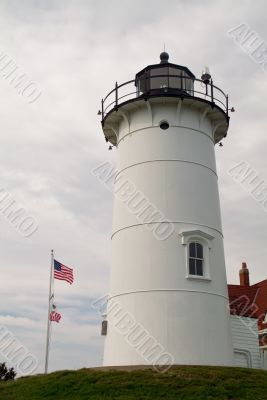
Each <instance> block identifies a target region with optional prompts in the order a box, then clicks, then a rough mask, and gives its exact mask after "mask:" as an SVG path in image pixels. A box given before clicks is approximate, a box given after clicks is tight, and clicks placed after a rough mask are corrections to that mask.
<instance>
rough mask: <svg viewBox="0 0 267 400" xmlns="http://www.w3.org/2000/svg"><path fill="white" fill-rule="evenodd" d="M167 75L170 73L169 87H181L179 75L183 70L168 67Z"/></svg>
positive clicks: (181, 74)
mask: <svg viewBox="0 0 267 400" xmlns="http://www.w3.org/2000/svg"><path fill="white" fill-rule="evenodd" d="M169 75H171V76H170V77H169V87H170V88H172V89H181V88H182V84H181V83H182V80H181V76H183V71H182V70H180V69H177V68H169ZM172 75H175V76H172ZM176 76H177V78H176Z"/></svg>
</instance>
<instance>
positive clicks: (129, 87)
mask: <svg viewBox="0 0 267 400" xmlns="http://www.w3.org/2000/svg"><path fill="white" fill-rule="evenodd" d="M155 79H157V80H155ZM159 81H161V83H162V84H160V82H159ZM168 95H169V96H172V97H180V98H195V99H201V100H205V101H207V102H209V103H211V106H214V105H216V106H218V107H220V108H221V109H222V111H223V112H224V113H225V114H226V115H227V117H228V110H229V108H228V107H229V105H228V95H226V94H225V93H224V92H223V91H222V90H221V89H220V88H218V87H217V86H215V85H214V84H213V82H212V80H210V81H209V82H207V83H204V82H203V81H202V80H201V79H196V78H191V77H186V76H183V75H166V74H165V75H154V76H146V77H142V78H140V79H138V80H135V79H134V80H131V81H128V82H125V83H122V84H121V85H118V83H117V82H116V84H115V88H114V89H113V90H111V91H110V92H109V93H108V94H107V95H106V97H105V98H104V99H102V103H101V115H102V122H103V121H104V120H105V117H106V116H107V114H108V113H109V112H110V111H112V110H118V109H119V107H120V105H121V104H123V103H125V102H128V101H133V100H135V99H138V98H143V99H144V100H147V99H148V98H149V97H153V96H154V97H155V96H168Z"/></svg>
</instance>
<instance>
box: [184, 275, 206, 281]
mask: <svg viewBox="0 0 267 400" xmlns="http://www.w3.org/2000/svg"><path fill="white" fill-rule="evenodd" d="M186 279H190V280H198V281H206V282H210V281H211V279H210V277H209V276H200V275H187V276H186Z"/></svg>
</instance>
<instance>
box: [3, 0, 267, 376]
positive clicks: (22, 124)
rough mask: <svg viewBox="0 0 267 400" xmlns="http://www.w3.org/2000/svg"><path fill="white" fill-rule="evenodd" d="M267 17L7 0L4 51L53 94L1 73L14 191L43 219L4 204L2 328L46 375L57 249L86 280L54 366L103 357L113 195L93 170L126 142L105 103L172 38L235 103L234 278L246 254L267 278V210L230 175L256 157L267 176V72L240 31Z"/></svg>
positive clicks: (70, 307) (259, 11)
mask: <svg viewBox="0 0 267 400" xmlns="http://www.w3.org/2000/svg"><path fill="white" fill-rule="evenodd" d="M266 14H267V4H266V2H265V1H264V0H258V1H257V2H255V1H253V2H252V0H251V1H246V0H239V1H238V0H235V1H232V0H231V1H228V0H222V1H220V0H215V1H214V0H213V1H203V0H201V1H200V0H199V1H196V0H192V1H182V0H167V1H165V2H163V1H159V0H151V1H150V0H149V1H148V0H146V1H141V0H135V1H129V0H117V1H110V0H109V1H107V0H98V1H93V0H87V1H86V0H84V1H82V0H64V1H63V0H61V1H60V0H55V1H50V0H39V1H37V0H32V1H30V0H28V1H27V0H24V1H21V0H17V1H16V0H11V1H10V0H6V1H5V0H0V30H1V35H0V38H1V39H0V54H2V53H4V54H6V55H7V56H8V57H10V59H12V60H13V61H14V62H15V64H16V65H17V66H18V67H19V69H20V71H22V72H24V73H25V74H26V75H27V76H28V78H29V79H30V80H32V81H34V82H36V85H37V87H38V90H40V92H41V95H40V97H39V98H38V99H37V100H36V101H35V102H34V103H32V104H29V102H27V99H26V98H25V97H23V96H21V95H19V94H18V91H17V90H16V88H14V85H13V86H12V84H10V83H8V81H7V80H6V79H4V78H3V77H1V71H0V115H1V117H0V132H1V145H0V168H1V169H0V171H1V175H0V178H1V179H0V188H5V190H7V191H8V192H9V194H10V196H12V198H14V199H15V200H16V202H17V204H19V205H20V206H21V207H23V208H25V210H27V212H28V213H29V215H32V216H34V218H35V219H36V221H37V222H38V230H37V231H36V232H35V233H34V234H33V235H32V236H31V237H28V238H25V237H23V236H22V235H21V234H20V233H19V232H18V231H17V230H16V229H15V228H14V226H13V225H12V224H10V222H9V221H8V220H7V219H6V218H5V217H4V216H3V215H2V214H1V213H0V239H1V240H0V254H1V279H0V296H1V301H0V325H4V326H6V327H7V328H8V329H9V330H10V331H11V332H12V333H13V334H14V335H15V336H16V338H18V340H20V341H21V343H23V345H24V346H26V347H27V348H28V349H29V351H30V352H32V353H33V354H35V355H36V356H37V358H38V360H39V364H38V370H37V371H38V372H42V371H43V364H44V345H45V333H46V318H47V297H48V280H49V263H50V250H51V249H52V248H53V249H54V250H55V257H56V259H58V260H59V261H61V262H64V263H65V264H66V265H69V266H73V268H74V271H75V283H74V284H73V285H72V286H69V285H68V284H67V283H65V282H60V281H57V282H56V284H55V296H56V303H57V305H58V308H59V310H60V312H61V314H62V321H61V322H60V323H59V324H55V323H54V324H53V328H54V329H53V335H52V348H51V357H50V370H55V369H64V368H81V367H84V366H86V367H90V366H96V365H101V362H102V355H103V340H102V338H101V336H100V318H99V316H98V315H97V313H96V312H95V311H94V310H92V309H91V307H90V303H91V302H92V300H93V299H95V298H97V297H98V296H101V295H103V294H105V293H106V292H107V290H108V278H109V265H110V248H111V243H110V234H111V229H112V194H111V193H109V192H108V191H107V190H106V189H105V188H104V187H102V186H101V184H100V183H99V182H98V181H97V179H96V178H95V177H93V176H92V175H91V174H90V170H91V169H92V168H93V167H95V166H96V165H98V164H99V163H101V162H103V161H105V160H110V161H112V162H115V157H116V150H113V151H108V149H107V144H106V143H105V141H104V138H103V134H102V130H101V125H100V118H99V116H98V115H97V111H98V109H99V108H100V100H101V98H102V97H103V96H104V95H105V94H106V93H107V92H108V91H110V90H111V88H112V87H113V85H114V82H115V81H116V80H117V81H119V82H123V81H126V80H130V79H133V78H134V75H135V73H136V72H138V71H139V70H140V69H142V68H143V67H145V66H146V65H148V64H153V63H157V62H158V57H159V53H160V52H161V51H162V50H163V44H164V43H165V44H166V50H167V51H168V52H169V54H170V61H171V62H174V63H177V64H181V65H185V66H187V67H188V68H190V69H191V70H192V72H193V73H194V74H195V75H196V76H197V77H200V75H201V71H202V68H203V66H205V65H208V66H209V67H210V70H211V73H212V76H213V79H214V82H215V84H217V85H218V86H220V87H221V88H222V89H223V90H225V91H226V92H228V93H229V95H230V105H231V106H232V105H233V106H235V109H236V112H235V113H233V114H231V121H230V130H229V133H228V137H227V138H226V140H225V141H224V146H223V147H216V155H217V167H218V175H219V185H220V195H221V207H222V218H223V228H224V235H225V254H226V267H227V276H228V282H229V283H230V282H231V283H237V282H238V269H239V267H240V264H241V262H242V261H247V263H248V266H249V268H250V273H251V281H252V282H253V283H254V282H257V281H259V280H263V279H266V278H267V268H266V259H267V246H266V223H267V213H266V212H265V211H264V210H263V208H262V207H261V205H260V204H259V203H258V202H257V201H256V200H255V199H253V198H252V196H251V195H250V194H249V193H248V191H246V190H245V189H243V188H242V187H241V186H240V185H239V184H238V183H237V182H235V181H234V180H233V178H232V177H231V176H230V175H229V174H228V172H227V171H228V170H229V168H231V167H232V166H233V165H235V164H237V163H239V162H240V161H242V160H245V161H246V162H247V163H249V164H250V165H251V167H253V168H254V169H255V170H256V171H258V174H259V177H260V178H261V179H262V180H264V181H265V182H267V169H266V159H267V156H266V147H265V146H266V135H267V130H266V125H267V124H266V123H267V113H266V94H267V83H266V82H267V72H264V71H263V69H262V67H261V66H260V65H259V64H257V63H256V62H255V61H254V60H253V59H252V58H251V57H249V55H248V54H246V52H244V51H243V50H242V49H241V48H240V47H239V46H238V45H237V44H236V43H235V42H234V40H233V39H232V38H231V37H230V36H229V34H227V32H228V31H229V30H230V29H233V28H235V27H237V26H238V25H240V24H241V23H247V24H248V25H249V26H250V27H251V29H252V30H254V31H255V32H256V33H257V35H258V36H259V38H261V39H262V40H264V41H265V40H266V41H267V26H266ZM1 65H2V64H0V69H1ZM266 70H267V68H266ZM0 359H1V358H0Z"/></svg>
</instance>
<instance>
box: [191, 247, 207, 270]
mask: <svg viewBox="0 0 267 400" xmlns="http://www.w3.org/2000/svg"><path fill="white" fill-rule="evenodd" d="M203 269H204V258H203V246H202V244H200V243H197V242H191V243H190V244H189V274H190V275H198V276H203Z"/></svg>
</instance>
